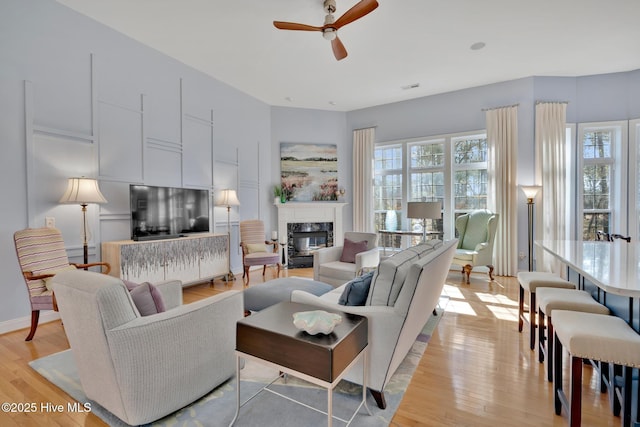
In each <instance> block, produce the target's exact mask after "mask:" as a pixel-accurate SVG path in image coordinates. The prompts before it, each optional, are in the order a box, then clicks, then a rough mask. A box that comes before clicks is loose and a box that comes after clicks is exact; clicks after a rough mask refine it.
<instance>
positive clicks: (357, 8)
mask: <svg viewBox="0 0 640 427" xmlns="http://www.w3.org/2000/svg"><path fill="white" fill-rule="evenodd" d="M377 7H378V2H377V1H376V0H362V1H360V2H358V3H356V4H355V5H354V6H353V7H352V8H351V9H349V10H347V11H346V12H345V13H344V15H342V16H341V17H340V18H338V20H337V21H336V22H334V23H333V24H331V27H333V28H335V29H336V30H337V29H339V28H340V27H343V26H345V25H347V24H349V23H351V22H353V21H355V20H356V19H360V18H362V17H363V16H365V15H366V14H368V13H371V12H373V11H374V10H375V9H376V8H377Z"/></svg>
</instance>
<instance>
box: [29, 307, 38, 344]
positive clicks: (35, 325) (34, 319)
mask: <svg viewBox="0 0 640 427" xmlns="http://www.w3.org/2000/svg"><path fill="white" fill-rule="evenodd" d="M39 319H40V310H33V311H32V312H31V330H30V331H29V335H27V338H25V341H31V340H32V339H33V336H34V335H35V334H36V329H38V320H39Z"/></svg>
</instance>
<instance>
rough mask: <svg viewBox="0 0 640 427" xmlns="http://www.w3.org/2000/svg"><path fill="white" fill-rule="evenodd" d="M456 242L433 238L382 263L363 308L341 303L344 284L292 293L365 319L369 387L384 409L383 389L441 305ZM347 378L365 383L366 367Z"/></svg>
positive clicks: (302, 299) (293, 296)
mask: <svg viewBox="0 0 640 427" xmlns="http://www.w3.org/2000/svg"><path fill="white" fill-rule="evenodd" d="M457 244H458V241H457V240H456V239H454V240H450V241H447V242H444V243H443V242H441V241H439V240H429V241H427V242H425V243H423V244H420V245H418V246H414V247H411V248H408V249H405V250H404V251H402V252H399V253H397V254H395V255H394V256H392V257H390V258H388V259H385V260H384V261H382V262H380V265H379V267H378V269H377V270H376V272H375V273H374V275H373V279H372V282H371V286H370V290H369V294H368V297H367V301H366V305H364V306H344V305H340V304H338V299H339V298H340V295H341V294H342V292H343V290H344V287H345V286H346V284H345V285H343V286H340V287H338V288H336V289H334V290H333V291H331V292H328V293H326V294H324V295H321V296H319V297H318V296H315V295H311V294H309V293H307V292H304V291H293V292H292V294H291V300H292V301H294V302H300V303H306V304H312V305H315V306H318V307H320V308H323V309H325V310H330V311H343V312H347V313H353V314H359V315H362V316H365V317H367V319H368V322H369V354H370V358H369V360H370V364H369V374H368V378H367V386H368V387H369V389H370V391H371V392H372V394H373V396H374V398H375V399H376V402H377V404H378V406H379V407H380V408H382V409H384V408H385V407H386V402H385V399H384V393H383V391H384V387H385V386H386V385H387V383H388V382H389V379H390V378H391V376H392V375H393V373H394V372H395V371H396V369H397V368H398V366H399V365H400V362H402V360H403V359H404V358H405V356H406V355H407V353H408V351H409V350H410V349H411V346H412V345H413V343H414V342H415V339H416V337H417V336H418V334H419V333H420V332H421V331H422V328H423V327H424V325H425V324H426V322H427V320H429V317H430V316H431V313H432V311H433V309H434V308H435V307H436V305H437V304H438V301H439V298H440V294H441V293H442V288H443V286H444V282H445V279H446V277H447V273H448V270H449V266H450V265H451V260H452V258H453V254H454V252H455V250H456V247H457ZM346 379H348V380H350V381H353V382H355V383H358V384H362V367H361V366H360V367H354V368H353V369H351V370H350V371H349V373H348V374H347V376H346Z"/></svg>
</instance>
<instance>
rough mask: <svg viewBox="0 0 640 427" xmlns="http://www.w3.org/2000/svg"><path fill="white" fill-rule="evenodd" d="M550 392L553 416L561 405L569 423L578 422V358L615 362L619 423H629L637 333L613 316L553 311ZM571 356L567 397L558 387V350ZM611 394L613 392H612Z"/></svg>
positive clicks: (639, 348) (638, 357)
mask: <svg viewBox="0 0 640 427" xmlns="http://www.w3.org/2000/svg"><path fill="white" fill-rule="evenodd" d="M553 323H554V328H555V333H554V347H555V354H554V356H553V363H554V367H553V391H554V404H555V412H556V415H561V413H562V408H564V409H565V410H566V411H567V413H568V415H569V425H570V426H571V427H576V426H579V425H580V422H581V417H582V414H581V412H582V360H583V359H589V360H594V361H600V362H605V363H611V364H617V365H621V366H622V367H623V369H622V381H623V385H622V390H621V392H622V393H621V394H622V398H621V400H622V425H623V426H625V427H626V426H630V425H631V398H632V394H633V390H632V387H631V384H632V370H633V368H638V367H640V335H638V333H636V331H635V330H633V328H631V327H630V326H629V325H628V324H627V322H625V321H624V320H623V319H621V318H619V317H617V316H607V315H602V314H593V313H581V312H577V311H567V310H554V312H553ZM563 346H564V347H566V348H567V351H568V352H569V355H570V359H571V368H570V372H571V378H570V385H569V388H570V392H571V396H570V399H569V400H567V397H566V395H565V393H564V391H563V390H562V359H563V357H562V356H563V354H562V349H563ZM614 394H615V391H614Z"/></svg>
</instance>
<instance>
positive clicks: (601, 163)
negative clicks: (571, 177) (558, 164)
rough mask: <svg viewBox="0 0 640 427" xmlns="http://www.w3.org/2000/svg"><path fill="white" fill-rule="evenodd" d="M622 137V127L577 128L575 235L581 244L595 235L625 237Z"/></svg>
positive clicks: (591, 125) (583, 125)
mask: <svg viewBox="0 0 640 427" xmlns="http://www.w3.org/2000/svg"><path fill="white" fill-rule="evenodd" d="M624 133H625V132H623V123H605V124H581V125H579V127H578V153H579V154H578V168H577V170H578V173H579V178H578V185H576V188H577V190H578V206H577V209H578V211H579V215H578V216H579V222H580V226H579V227H578V235H581V236H582V239H583V240H596V233H597V232H598V231H602V232H604V233H620V234H625V233H626V230H627V225H626V219H625V218H626V211H627V208H626V179H623V177H626V158H623V157H624V156H623V155H622V153H623V152H625V153H626V151H627V148H626V137H623V134H624ZM623 195H624V196H623Z"/></svg>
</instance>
